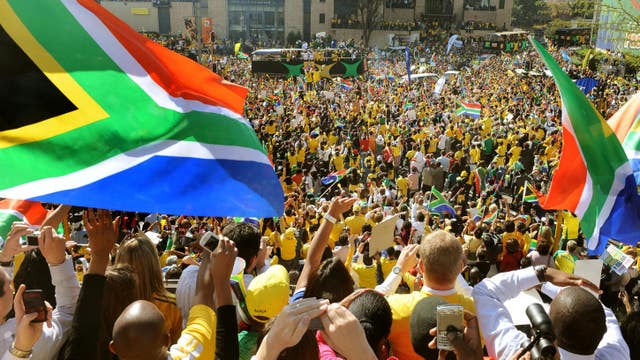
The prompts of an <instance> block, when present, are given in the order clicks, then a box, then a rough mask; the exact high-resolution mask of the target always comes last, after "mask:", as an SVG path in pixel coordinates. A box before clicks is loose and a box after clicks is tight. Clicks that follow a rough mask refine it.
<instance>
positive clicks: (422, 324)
mask: <svg viewBox="0 0 640 360" xmlns="http://www.w3.org/2000/svg"><path fill="white" fill-rule="evenodd" d="M446 303H447V302H446V301H444V299H442V298H440V297H437V296H429V297H426V298H424V299H422V300H420V301H419V302H418V303H417V304H416V306H415V307H414V308H413V312H412V313H411V319H410V320H409V328H410V329H411V344H412V345H413V351H415V352H416V353H417V354H419V355H420V356H422V357H424V358H425V359H435V358H437V357H438V350H437V349H429V347H428V346H427V344H429V342H430V341H431V339H433V336H431V335H429V330H430V329H431V328H434V327H436V325H437V315H436V310H437V308H438V305H442V304H446ZM434 355H435V356H434Z"/></svg>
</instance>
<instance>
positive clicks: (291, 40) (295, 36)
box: [287, 31, 302, 46]
mask: <svg viewBox="0 0 640 360" xmlns="http://www.w3.org/2000/svg"><path fill="white" fill-rule="evenodd" d="M298 40H302V34H300V31H298V32H297V33H295V32H293V31H289V33H288V34H287V45H289V46H293V45H295V43H296V42H297V41H298Z"/></svg>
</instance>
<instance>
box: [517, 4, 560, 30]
mask: <svg viewBox="0 0 640 360" xmlns="http://www.w3.org/2000/svg"><path fill="white" fill-rule="evenodd" d="M550 13H551V9H550V8H549V5H547V3H546V1H544V0H514V2H513V18H514V24H516V25H517V26H522V27H525V28H530V27H532V26H533V25H538V24H543V23H546V22H547V21H549V20H550V16H549V15H550Z"/></svg>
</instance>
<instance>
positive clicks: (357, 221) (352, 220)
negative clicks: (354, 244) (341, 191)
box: [344, 215, 367, 235]
mask: <svg viewBox="0 0 640 360" xmlns="http://www.w3.org/2000/svg"><path fill="white" fill-rule="evenodd" d="M344 223H345V225H347V226H348V227H349V229H351V233H352V234H358V235H359V234H362V225H364V224H366V223H367V220H366V219H365V217H364V216H363V215H354V216H349V217H348V218H346V219H345V220H344Z"/></svg>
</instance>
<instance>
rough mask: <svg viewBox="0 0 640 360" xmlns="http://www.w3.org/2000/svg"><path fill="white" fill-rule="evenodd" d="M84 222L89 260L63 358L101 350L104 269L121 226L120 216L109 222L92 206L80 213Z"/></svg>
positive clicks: (89, 355) (87, 356)
mask: <svg viewBox="0 0 640 360" xmlns="http://www.w3.org/2000/svg"><path fill="white" fill-rule="evenodd" d="M83 222H84V227H85V229H87V233H88V235H89V246H90V247H91V262H90V263H89V271H88V272H87V273H86V274H85V275H84V278H83V281H82V289H81V290H80V297H79V299H78V305H77V308H76V312H75V315H74V316H73V324H72V326H71V336H70V338H69V346H68V347H67V348H66V350H65V359H95V358H96V357H97V355H98V353H99V351H100V350H101V349H98V341H99V339H98V334H99V333H100V323H101V318H102V316H101V313H102V306H103V305H102V304H103V299H104V286H105V282H106V277H105V272H106V271H107V266H108V265H109V254H110V253H111V250H112V249H113V247H114V246H115V243H116V240H118V229H119V228H120V218H119V217H118V218H117V219H116V220H115V221H113V222H112V221H111V213H110V212H109V211H108V210H98V214H97V216H96V214H94V211H93V209H89V210H88V211H85V212H84V214H83Z"/></svg>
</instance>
